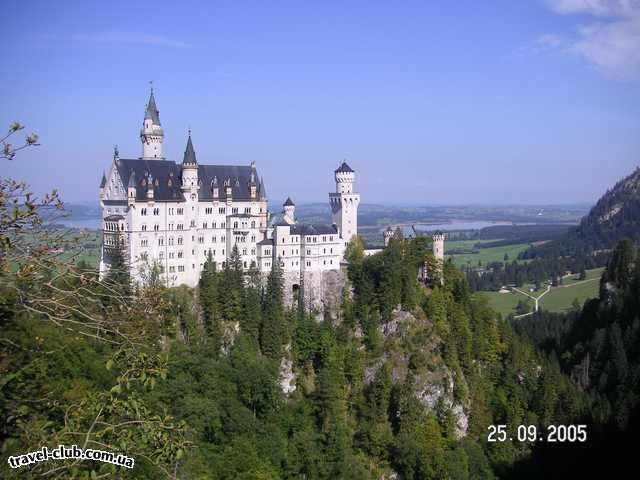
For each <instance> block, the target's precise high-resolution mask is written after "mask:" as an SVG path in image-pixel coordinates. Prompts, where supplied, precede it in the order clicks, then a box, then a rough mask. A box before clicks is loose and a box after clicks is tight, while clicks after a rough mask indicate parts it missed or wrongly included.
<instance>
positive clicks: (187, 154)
mask: <svg viewBox="0 0 640 480" xmlns="http://www.w3.org/2000/svg"><path fill="white" fill-rule="evenodd" d="M182 163H191V164H195V163H198V161H197V160H196V152H195V150H194V149H193V143H192V142H191V130H189V139H188V140H187V148H186V149H185V150H184V158H183V160H182Z"/></svg>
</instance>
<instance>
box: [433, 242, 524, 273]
mask: <svg viewBox="0 0 640 480" xmlns="http://www.w3.org/2000/svg"><path fill="white" fill-rule="evenodd" d="M491 241H495V240H491ZM477 243H482V242H479V241H478V240H461V241H452V242H446V243H445V248H446V250H449V251H451V250H457V249H461V248H465V249H467V248H468V249H471V248H473V246H474V245H475V244H477ZM527 248H529V244H528V243H516V244H513V245H505V246H502V247H490V248H481V249H478V253H462V254H456V255H449V257H450V258H452V259H453V263H455V264H456V265H457V266H458V267H461V266H466V265H470V266H473V267H476V266H478V262H482V265H483V266H484V265H487V264H488V263H491V262H504V255H505V253H506V254H507V255H508V256H509V261H510V262H511V261H513V260H516V259H517V258H518V255H519V254H520V253H521V252H523V251H525V250H526V249H527ZM446 250H445V254H446V253H447V252H446ZM520 261H522V260H520Z"/></svg>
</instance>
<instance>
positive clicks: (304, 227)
mask: <svg viewBox="0 0 640 480" xmlns="http://www.w3.org/2000/svg"><path fill="white" fill-rule="evenodd" d="M290 233H291V235H335V234H336V233H338V230H337V229H336V227H335V225H326V224H321V223H313V224H311V223H296V224H294V225H291V230H290Z"/></svg>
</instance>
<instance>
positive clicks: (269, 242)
mask: <svg viewBox="0 0 640 480" xmlns="http://www.w3.org/2000/svg"><path fill="white" fill-rule="evenodd" d="M258 245H273V238H265V239H264V240H260V241H259V242H258Z"/></svg>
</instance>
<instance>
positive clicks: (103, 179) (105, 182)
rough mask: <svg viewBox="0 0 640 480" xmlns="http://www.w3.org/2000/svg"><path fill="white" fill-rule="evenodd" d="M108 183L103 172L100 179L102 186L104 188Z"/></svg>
mask: <svg viewBox="0 0 640 480" xmlns="http://www.w3.org/2000/svg"><path fill="white" fill-rule="evenodd" d="M106 184H107V176H106V175H105V174H104V172H102V180H101V181H100V188H104V186H105V185H106Z"/></svg>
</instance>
